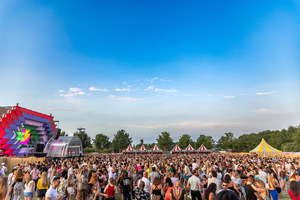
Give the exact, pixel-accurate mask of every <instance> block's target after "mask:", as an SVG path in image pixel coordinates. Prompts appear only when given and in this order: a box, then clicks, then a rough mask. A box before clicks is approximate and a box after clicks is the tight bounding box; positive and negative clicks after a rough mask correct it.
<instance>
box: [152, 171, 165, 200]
mask: <svg viewBox="0 0 300 200" xmlns="http://www.w3.org/2000/svg"><path fill="white" fill-rule="evenodd" d="M154 168H155V167H154ZM152 172H153V170H152ZM152 172H151V173H152ZM162 194H163V188H162V186H161V184H160V179H159V177H157V176H156V177H155V178H154V180H153V184H152V186H151V191H150V195H151V197H152V198H151V199H152V200H161V198H162Z"/></svg>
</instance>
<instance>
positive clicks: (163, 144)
mask: <svg viewBox="0 0 300 200" xmlns="http://www.w3.org/2000/svg"><path fill="white" fill-rule="evenodd" d="M156 141H157V146H158V147H159V148H161V149H163V150H164V151H167V150H169V149H170V148H171V146H172V145H173V139H172V138H171V137H170V133H168V132H162V133H161V134H160V135H159V136H158V138H157V139H156Z"/></svg>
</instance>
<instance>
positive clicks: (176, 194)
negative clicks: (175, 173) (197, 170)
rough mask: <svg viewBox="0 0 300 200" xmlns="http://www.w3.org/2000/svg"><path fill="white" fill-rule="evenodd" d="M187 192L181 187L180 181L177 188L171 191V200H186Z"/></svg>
mask: <svg viewBox="0 0 300 200" xmlns="http://www.w3.org/2000/svg"><path fill="white" fill-rule="evenodd" d="M186 199H187V198H186V191H185V190H184V189H183V188H182V187H181V184H180V182H179V181H177V182H176V183H175V187H174V188H173V189H171V192H170V200H186Z"/></svg>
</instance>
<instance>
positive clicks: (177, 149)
mask: <svg viewBox="0 0 300 200" xmlns="http://www.w3.org/2000/svg"><path fill="white" fill-rule="evenodd" d="M181 152H182V150H181V148H180V147H179V146H178V144H176V145H175V147H174V148H173V149H172V150H171V153H172V154H175V153H181Z"/></svg>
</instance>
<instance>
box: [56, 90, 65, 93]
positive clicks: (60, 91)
mask: <svg viewBox="0 0 300 200" xmlns="http://www.w3.org/2000/svg"><path fill="white" fill-rule="evenodd" d="M57 92H59V93H62V92H65V91H64V90H58V91H57Z"/></svg>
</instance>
